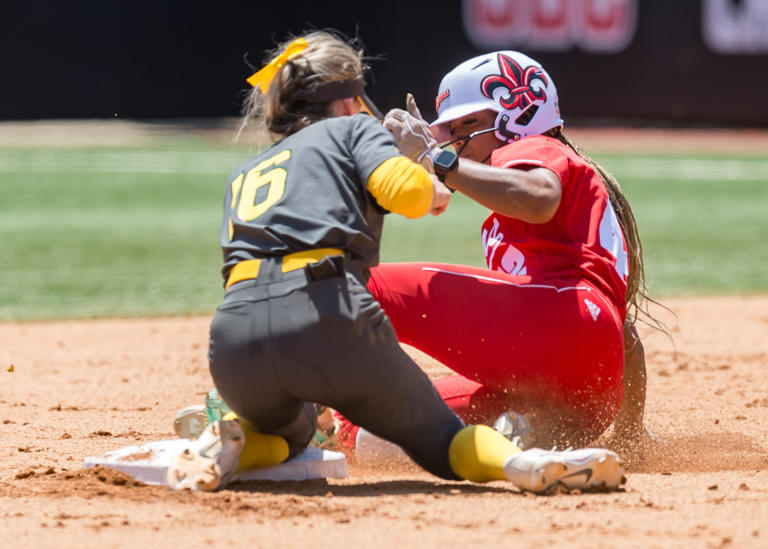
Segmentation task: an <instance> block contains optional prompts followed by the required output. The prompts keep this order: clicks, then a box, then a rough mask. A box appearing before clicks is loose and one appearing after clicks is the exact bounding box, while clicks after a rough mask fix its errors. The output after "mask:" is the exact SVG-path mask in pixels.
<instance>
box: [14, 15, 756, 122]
mask: <svg viewBox="0 0 768 549" xmlns="http://www.w3.org/2000/svg"><path fill="white" fill-rule="evenodd" d="M310 27H316V28H323V27H334V28H337V29H340V30H341V31H343V32H345V33H346V34H348V35H354V34H355V33H356V32H359V34H360V36H361V38H362V39H363V42H364V44H365V46H366V49H367V52H368V53H369V54H370V55H374V56H381V57H382V59H380V60H378V61H375V62H373V68H374V70H373V75H372V76H373V78H372V81H371V83H370V86H369V88H370V92H371V93H370V95H371V96H372V97H373V98H374V99H375V101H376V102H377V103H378V104H379V106H380V108H381V109H382V110H385V111H386V110H387V109H389V108H391V107H394V106H399V105H400V104H401V103H402V102H403V100H404V96H405V93H406V91H413V92H414V93H415V94H416V96H417V98H418V99H419V103H420V104H421V106H422V110H423V111H424V113H425V116H426V117H427V118H429V119H431V118H433V116H434V95H435V92H436V89H437V85H438V83H439V80H440V78H441V77H442V76H443V75H444V74H445V73H446V72H447V71H448V70H450V69H451V68H452V67H453V66H454V65H456V64H458V63H459V62H460V61H462V60H464V59H466V58H469V57H471V56H474V55H478V54H480V53H483V52H486V51H491V50H496V49H519V50H522V51H524V52H526V53H528V54H530V55H531V56H533V57H534V58H536V59H538V60H539V61H541V62H542V63H543V64H544V66H545V67H546V68H547V70H548V71H549V72H550V74H551V75H552V77H553V78H554V80H555V82H556V84H557V87H558V89H559V93H560V103H561V108H562V111H563V114H564V116H565V118H566V120H567V121H568V120H570V121H571V122H573V121H578V122H579V123H585V122H590V121H592V122H600V123H605V122H609V123H610V122H620V123H653V124H662V125H666V124H668V125H737V126H761V127H768V108H767V107H766V105H765V101H766V97H768V0H419V1H415V0H410V1H408V2H404V1H395V0H393V1H388V2H360V1H359V0H358V1H355V2H350V1H345V0H342V1H335V2H318V1H313V2H309V1H303V0H296V1H293V2H290V3H288V2H286V3H281V2H266V1H261V0H251V1H249V2H244V1H228V0H220V1H218V2H210V1H205V2H204V1H202V0H153V1H151V2H150V1H147V0H134V1H132V2H125V1H104V2H93V1H83V0H72V1H69V2H62V1H60V0H30V1H25V2H12V3H11V2H7V3H4V4H3V6H2V8H0V46H1V47H2V55H0V120H27V119H43V118H111V117H114V116H118V117H123V118H130V119H143V118H153V119H166V118H180V117H184V118H188V117H218V116H231V115H236V114H237V111H238V104H239V97H240V93H241V92H242V90H244V89H245V87H246V84H245V82H244V79H245V78H246V77H247V76H249V75H250V74H251V72H252V71H251V70H250V69H249V68H248V66H247V65H246V63H245V62H244V61H243V56H244V55H245V54H249V60H250V62H251V63H252V64H254V65H259V66H260V64H261V61H262V52H263V51H264V50H265V49H268V48H271V47H273V46H274V44H275V41H276V40H277V41H279V40H282V39H284V38H285V37H286V36H287V34H288V33H299V32H301V31H302V30H304V29H306V28H310Z"/></svg>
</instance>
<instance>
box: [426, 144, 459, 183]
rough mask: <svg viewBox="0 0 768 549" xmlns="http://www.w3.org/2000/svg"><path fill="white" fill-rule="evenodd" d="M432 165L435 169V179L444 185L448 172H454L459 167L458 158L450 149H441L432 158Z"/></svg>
mask: <svg viewBox="0 0 768 549" xmlns="http://www.w3.org/2000/svg"><path fill="white" fill-rule="evenodd" d="M432 165H433V166H434V168H435V175H436V176H437V178H438V179H439V180H440V181H441V182H443V183H445V176H446V175H448V172H450V171H451V170H455V169H456V166H458V165H459V156H458V155H457V154H456V153H455V152H454V151H452V150H450V149H442V150H441V151H440V152H439V153H437V154H436V155H435V156H434V157H433V158H432Z"/></svg>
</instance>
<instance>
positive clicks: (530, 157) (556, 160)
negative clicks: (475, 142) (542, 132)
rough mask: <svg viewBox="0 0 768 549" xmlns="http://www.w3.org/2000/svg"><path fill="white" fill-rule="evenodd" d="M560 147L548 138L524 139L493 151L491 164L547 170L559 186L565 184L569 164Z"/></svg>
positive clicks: (503, 166)
mask: <svg viewBox="0 0 768 549" xmlns="http://www.w3.org/2000/svg"><path fill="white" fill-rule="evenodd" d="M562 146H563V145H561V144H560V142H559V141H557V140H555V139H552V138H549V137H544V136H533V137H526V138H525V139H521V140H520V141H516V142H514V143H510V144H509V145H504V146H503V147H500V148H499V149H497V150H496V151H494V153H493V157H492V163H493V165H494V166H496V167H499V168H522V167H541V168H547V169H549V170H550V171H552V172H554V173H555V175H556V176H557V177H558V178H559V179H560V183H561V184H566V183H567V182H568V180H569V171H570V163H569V160H568V155H566V154H563V150H562Z"/></svg>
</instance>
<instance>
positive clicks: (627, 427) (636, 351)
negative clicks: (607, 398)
mask: <svg viewBox="0 0 768 549" xmlns="http://www.w3.org/2000/svg"><path fill="white" fill-rule="evenodd" d="M647 382H648V378H647V373H646V369H645V350H644V349H643V344H642V343H641V342H640V337H639V336H638V334H637V330H636V329H635V327H634V326H625V327H624V400H623V401H622V403H621V408H620V409H619V413H618V415H617V416H616V420H615V421H614V429H615V430H616V433H617V434H619V435H621V436H627V437H633V436H636V435H638V434H640V433H642V431H643V415H644V413H645V392H646V386H647Z"/></svg>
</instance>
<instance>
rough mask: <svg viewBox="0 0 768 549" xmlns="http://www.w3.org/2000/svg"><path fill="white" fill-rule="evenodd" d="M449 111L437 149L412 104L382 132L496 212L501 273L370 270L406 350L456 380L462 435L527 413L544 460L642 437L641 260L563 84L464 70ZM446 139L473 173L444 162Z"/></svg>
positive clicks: (444, 96)
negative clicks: (580, 143)
mask: <svg viewBox="0 0 768 549" xmlns="http://www.w3.org/2000/svg"><path fill="white" fill-rule="evenodd" d="M409 99H412V98H409ZM436 109H437V113H438V118H437V120H435V122H434V123H432V125H431V132H432V134H434V137H435V139H433V138H432V134H430V131H429V128H427V127H426V125H425V124H424V123H423V121H421V120H420V115H419V114H418V110H417V109H415V108H414V107H413V106H411V107H410V108H409V111H410V112H406V111H403V110H395V111H391V112H390V113H389V114H388V115H387V118H386V120H385V125H386V126H387V127H389V128H390V129H391V130H392V131H393V132H394V133H395V135H396V137H397V139H398V142H399V143H401V145H402V147H403V150H404V151H406V152H407V153H411V154H412V157H413V158H421V159H423V158H425V156H426V155H427V153H428V152H429V153H430V154H431V155H432V156H434V157H436V163H435V171H436V172H437V174H438V175H439V176H440V177H441V178H442V180H443V181H444V182H445V183H446V185H447V186H448V187H450V188H452V189H454V190H456V191H458V192H462V193H464V194H466V195H467V196H469V197H470V198H472V199H473V200H475V201H477V202H479V203H480V204H482V205H484V206H486V207H487V208H489V209H490V210H491V213H490V215H489V216H488V218H487V219H486V220H485V223H483V226H482V228H481V241H482V248H483V252H484V255H485V261H486V263H487V265H488V269H487V270H486V269H480V268H472V267H466V266H460V265H445V264H419V263H407V264H384V265H380V266H378V267H377V268H375V269H373V271H372V276H371V279H370V282H369V284H368V287H369V289H370V291H371V293H372V294H373V295H374V297H376V299H377V300H378V301H379V303H381V305H382V307H383V308H384V310H385V311H386V313H387V315H388V316H389V317H390V319H391V320H392V323H393V325H394V327H395V330H396V332H397V334H398V337H399V339H400V341H402V342H404V343H407V344H410V345H412V346H414V347H416V348H418V349H420V350H422V351H424V352H425V353H427V354H429V355H430V356H432V357H434V358H435V359H437V360H438V361H440V362H441V363H443V364H444V365H446V366H448V367H449V368H451V369H452V370H454V371H455V372H456V373H457V374H458V375H456V376H451V377H446V378H443V379H440V380H438V381H437V382H436V383H435V385H436V386H437V389H438V391H439V392H440V394H441V396H442V397H443V398H444V399H445V401H446V402H447V403H448V404H449V405H450V406H451V408H452V409H453V410H454V411H456V412H457V413H458V414H459V415H460V416H461V417H462V418H463V419H464V420H465V421H471V422H492V421H493V420H494V419H495V418H496V417H497V416H499V415H500V414H502V413H503V412H505V411H507V410H514V411H515V412H518V413H520V414H529V415H530V418H531V423H532V425H533V433H534V435H535V443H536V444H538V445H542V446H549V445H551V444H557V445H566V446H567V445H582V444H585V443H589V442H590V441H593V440H594V439H595V438H596V437H597V436H598V435H600V434H601V433H602V432H603V431H604V430H605V429H606V428H607V427H608V426H609V425H610V424H611V423H612V422H614V420H616V426H617V429H618V430H619V431H622V434H626V435H630V436H638V435H639V434H640V433H642V432H643V428H642V414H643V406H644V401H645V362H644V358H643V351H642V345H641V344H640V342H639V339H638V338H637V336H636V332H635V331H634V328H633V327H632V325H633V323H634V319H635V316H634V315H635V314H636V311H637V306H638V303H639V300H640V297H641V296H642V289H643V287H644V283H643V270H642V256H641V247H640V241H639V239H638V236H637V230H636V226H635V221H634V218H633V215H632V211H631V209H630V208H629V204H628V203H627V201H626V199H625V198H624V196H623V194H622V193H621V190H620V188H619V186H618V184H617V183H616V181H615V180H614V179H613V178H612V177H611V176H610V175H609V174H608V173H606V172H605V171H604V170H603V169H602V168H600V166H599V165H597V164H596V163H595V162H594V161H592V160H591V159H590V158H589V157H587V156H586V155H584V154H583V153H581V152H580V151H579V149H578V148H577V147H575V146H574V145H573V143H571V142H570V141H569V140H568V139H567V138H566V137H565V135H564V134H563V132H562V125H563V120H562V118H561V117H560V112H559V110H558V102H557V92H556V90H555V86H554V83H553V82H552V79H551V78H550V76H549V75H548V74H547V73H546V72H545V71H544V69H543V68H542V67H541V65H539V64H538V63H537V62H536V61H534V60H533V59H531V58H529V57H527V56H525V55H523V54H521V53H519V52H514V51H500V52H496V53H491V54H487V55H481V56H479V57H475V58H473V59H470V60H468V61H466V62H464V63H462V64H460V65H458V66H457V67H456V68H455V69H454V70H452V71H451V72H450V73H448V74H447V75H446V76H445V78H444V79H443V81H442V82H441V84H440V89H439V93H438V96H437V101H436ZM435 141H438V142H448V141H450V142H451V143H452V144H453V145H454V147H455V148H456V151H457V152H458V156H459V157H460V159H457V158H455V157H452V154H445V153H444V155H443V158H440V157H439V156H437V155H436V154H435V151H436V149H435V147H436V145H435ZM425 145H426V146H425ZM628 288H629V289H628ZM639 290H640V291H639ZM628 304H629V306H630V308H631V315H630V318H629V320H627V305H628ZM625 326H626V329H625ZM625 348H626V350H627V360H626V363H625ZM625 364H626V367H625ZM622 402H623V404H622ZM620 410H621V413H619V411H620ZM345 427H346V430H347V431H349V430H350V428H349V426H348V425H347V426H345ZM353 434H354V432H352V433H345V432H343V433H342V435H346V436H347V438H348V439H349V438H350V435H353ZM342 438H343V437H342Z"/></svg>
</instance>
